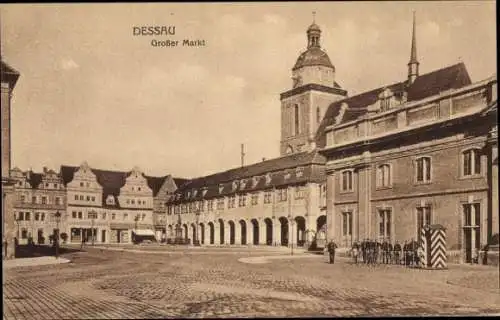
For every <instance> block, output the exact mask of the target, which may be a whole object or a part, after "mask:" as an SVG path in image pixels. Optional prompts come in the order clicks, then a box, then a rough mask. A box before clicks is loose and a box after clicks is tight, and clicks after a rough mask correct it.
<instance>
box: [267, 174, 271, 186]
mask: <svg viewBox="0 0 500 320" xmlns="http://www.w3.org/2000/svg"><path fill="white" fill-rule="evenodd" d="M270 183H271V175H270V174H269V173H268V174H266V185H268V184H270Z"/></svg>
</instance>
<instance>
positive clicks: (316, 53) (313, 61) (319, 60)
mask: <svg viewBox="0 0 500 320" xmlns="http://www.w3.org/2000/svg"><path fill="white" fill-rule="evenodd" d="M305 66H325V67H330V68H332V69H333V71H335V67H334V66H333V64H332V62H331V61H330V58H329V57H328V54H327V53H326V52H325V51H323V50H322V49H321V48H320V47H310V48H308V49H307V50H306V51H304V52H303V53H301V54H300V55H299V57H298V58H297V62H295V66H294V67H293V68H292V70H296V69H298V68H302V67H305Z"/></svg>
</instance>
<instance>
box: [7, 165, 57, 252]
mask: <svg viewBox="0 0 500 320" xmlns="http://www.w3.org/2000/svg"><path fill="white" fill-rule="evenodd" d="M11 177H12V179H13V180H14V181H15V188H16V193H15V195H16V196H15V200H14V217H15V221H16V228H17V230H16V237H17V239H19V244H21V245H22V244H26V243H27V241H28V239H29V238H32V239H33V242H34V243H36V244H45V243H48V242H49V237H50V235H53V234H54V232H55V229H60V226H58V223H57V213H59V214H60V215H61V218H63V219H61V221H60V223H62V224H64V222H65V221H64V217H65V214H64V213H65V211H66V188H65V186H64V184H63V182H62V179H61V177H60V175H59V174H58V173H57V172H55V171H54V170H47V168H44V169H43V172H42V173H35V172H33V171H32V170H29V171H26V172H23V171H21V170H20V169H19V168H17V167H16V168H14V169H13V170H11ZM63 229H64V228H63Z"/></svg>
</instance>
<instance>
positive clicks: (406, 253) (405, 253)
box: [403, 241, 410, 266]
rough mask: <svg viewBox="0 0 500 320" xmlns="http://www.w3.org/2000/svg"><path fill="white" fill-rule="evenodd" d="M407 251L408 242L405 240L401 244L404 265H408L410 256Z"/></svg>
mask: <svg viewBox="0 0 500 320" xmlns="http://www.w3.org/2000/svg"><path fill="white" fill-rule="evenodd" d="M408 251H409V245H408V242H406V241H405V243H404V245H403V259H404V262H403V264H404V265H405V266H409V265H410V257H409V254H408Z"/></svg>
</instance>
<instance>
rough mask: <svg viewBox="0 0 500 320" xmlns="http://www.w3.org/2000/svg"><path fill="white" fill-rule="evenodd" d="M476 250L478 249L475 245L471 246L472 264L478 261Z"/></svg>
mask: <svg viewBox="0 0 500 320" xmlns="http://www.w3.org/2000/svg"><path fill="white" fill-rule="evenodd" d="M478 251H479V250H477V248H476V247H475V246H474V247H472V263H473V264H476V263H478V261H479V255H478Z"/></svg>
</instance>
